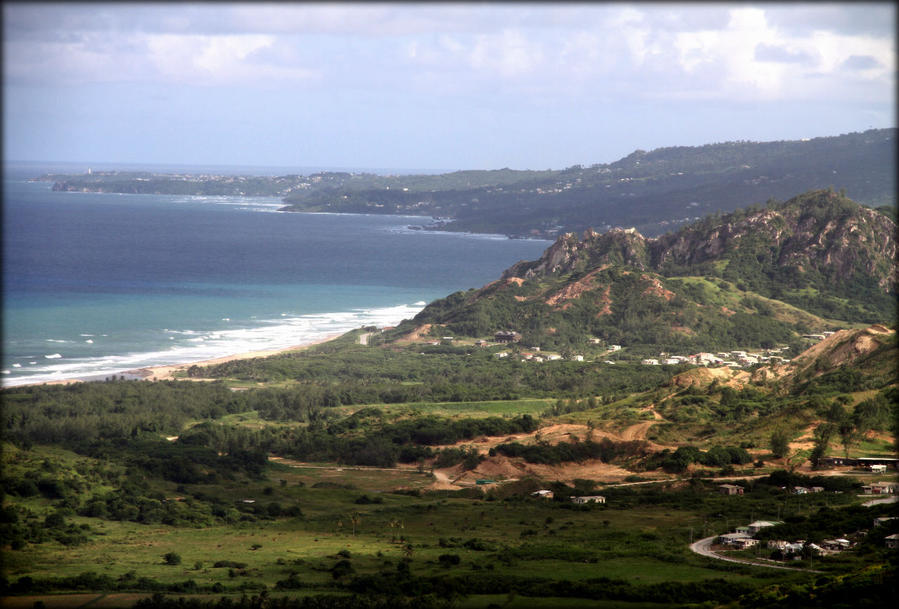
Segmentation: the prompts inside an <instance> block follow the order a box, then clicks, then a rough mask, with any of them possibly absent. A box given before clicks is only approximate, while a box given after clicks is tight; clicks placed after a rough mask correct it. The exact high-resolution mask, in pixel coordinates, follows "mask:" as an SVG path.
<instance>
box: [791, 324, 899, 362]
mask: <svg viewBox="0 0 899 609" xmlns="http://www.w3.org/2000/svg"><path fill="white" fill-rule="evenodd" d="M894 332H895V330H892V329H890V328H887V327H885V326H883V325H880V324H876V325H873V326H871V327H868V328H865V329H863V330H840V331H839V332H836V333H835V334H832V335H830V336H828V337H827V338H825V339H824V340H822V341H821V342H820V343H818V344H816V345H813V346H811V347H809V348H808V349H806V350H805V351H804V352H802V353H801V354H799V355H798V356H796V358H795V359H794V360H793V364H794V365H795V366H796V368H797V369H798V370H801V369H803V368H807V367H808V366H811V365H813V364H814V363H815V362H816V361H818V360H821V359H823V361H824V362H825V363H826V364H827V365H828V366H829V367H830V368H837V367H839V366H842V365H843V364H846V363H850V362H852V361H853V360H856V359H858V358H859V357H861V356H863V355H867V354H868V353H871V352H872V351H874V350H875V349H877V348H878V347H879V346H880V344H881V343H880V341H878V340H877V339H876V338H875V337H876V336H884V335H888V334H893V333H894ZM824 372H827V370H822V371H821V373H822V374H823V373H824Z"/></svg>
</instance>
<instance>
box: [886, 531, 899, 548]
mask: <svg viewBox="0 0 899 609" xmlns="http://www.w3.org/2000/svg"><path fill="white" fill-rule="evenodd" d="M883 542H884V543H885V544H886V546H887V547H888V548H889V549H891V550H895V549H897V548H899V533H893V534H892V535H887V536H886V537H884V538H883Z"/></svg>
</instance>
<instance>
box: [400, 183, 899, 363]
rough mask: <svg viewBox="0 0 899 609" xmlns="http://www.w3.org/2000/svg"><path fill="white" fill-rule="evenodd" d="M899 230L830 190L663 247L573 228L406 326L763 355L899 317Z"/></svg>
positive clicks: (634, 236)
mask: <svg viewBox="0 0 899 609" xmlns="http://www.w3.org/2000/svg"><path fill="white" fill-rule="evenodd" d="M895 234H896V225H895V223H894V222H893V221H892V220H891V219H890V218H889V217H887V216H886V215H884V214H882V213H880V212H878V211H875V210H871V209H868V208H865V207H862V206H860V205H858V204H857V203H854V202H853V201H851V200H849V199H848V198H846V197H845V196H844V195H843V194H841V193H836V192H834V191H832V190H819V191H812V192H808V193H805V194H803V195H800V196H798V197H794V198H793V199H791V200H790V201H788V202H786V203H771V204H769V205H767V206H765V207H754V208H749V209H746V210H740V211H736V212H733V213H731V214H726V215H720V214H719V215H714V216H710V217H707V218H705V219H704V220H701V221H700V222H697V223H696V224H693V225H691V226H689V227H686V228H684V229H681V230H680V231H678V232H676V233H672V234H668V235H663V236H662V237H659V238H657V239H649V238H646V237H643V236H642V235H641V234H640V233H638V232H636V231H635V230H632V229H631V230H621V229H617V230H612V231H609V232H607V233H604V234H598V233H596V232H594V231H587V232H586V233H585V234H584V235H583V237H582V238H580V239H579V238H578V237H577V236H576V235H574V234H571V233H568V234H565V235H563V236H561V237H559V239H558V240H557V241H556V242H555V243H554V244H553V245H552V246H550V247H549V248H548V249H547V250H546V251H545V252H544V254H543V256H542V257H541V258H540V259H538V260H535V261H531V262H520V263H518V264H516V265H514V266H513V267H512V268H510V269H508V270H507V271H506V272H505V273H504V274H503V276H502V278H501V279H500V280H498V281H496V282H493V283H491V284H489V285H487V286H485V287H483V288H481V289H479V290H470V291H468V292H457V293H455V294H452V295H450V296H448V297H447V298H444V299H441V300H438V301H436V302H434V303H432V304H430V305H429V306H428V307H426V308H425V309H424V310H423V311H422V312H421V313H419V315H417V316H416V317H415V318H414V319H413V320H411V321H410V322H407V323H405V324H404V325H403V326H401V327H400V328H398V331H399V332H408V331H410V330H412V329H414V328H416V327H420V326H423V325H425V324H431V325H432V326H433V325H437V326H445V328H446V331H447V332H449V333H451V334H456V335H463V336H471V337H483V336H487V335H491V336H492V335H493V333H495V332H497V331H500V330H506V329H511V330H514V331H517V332H519V333H521V335H522V337H523V338H522V340H523V341H524V342H525V344H530V345H539V346H544V347H555V348H565V347H575V346H578V345H583V344H586V343H587V342H588V340H589V339H590V338H591V337H596V338H600V339H602V340H604V341H606V342H608V343H615V344H623V345H628V346H633V347H641V346H642V347H645V348H647V349H652V350H653V351H657V350H658V349H662V350H666V351H674V350H678V349H694V350H706V351H711V350H715V349H725V348H735V347H738V346H745V347H766V346H773V345H774V344H775V343H789V342H791V341H793V340H795V339H798V337H799V336H800V335H801V334H806V333H809V332H811V331H816V332H820V331H822V330H828V329H838V328H839V327H845V326H847V325H852V324H860V323H864V324H868V323H878V322H892V321H893V320H894V316H895V297H896V279H897V275H896V268H895V265H894V263H893V261H894V259H895V255H896V239H895Z"/></svg>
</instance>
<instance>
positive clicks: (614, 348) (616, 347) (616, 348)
mask: <svg viewBox="0 0 899 609" xmlns="http://www.w3.org/2000/svg"><path fill="white" fill-rule="evenodd" d="M609 351H621V345H609Z"/></svg>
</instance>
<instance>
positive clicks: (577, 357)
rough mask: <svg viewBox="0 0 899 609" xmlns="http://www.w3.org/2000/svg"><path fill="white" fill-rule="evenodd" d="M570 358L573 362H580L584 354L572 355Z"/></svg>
mask: <svg viewBox="0 0 899 609" xmlns="http://www.w3.org/2000/svg"><path fill="white" fill-rule="evenodd" d="M571 359H572V361H575V362H582V361H584V356H583V355H572V356H571Z"/></svg>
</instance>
